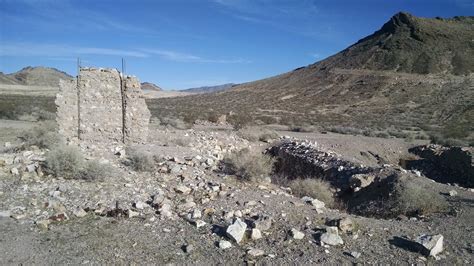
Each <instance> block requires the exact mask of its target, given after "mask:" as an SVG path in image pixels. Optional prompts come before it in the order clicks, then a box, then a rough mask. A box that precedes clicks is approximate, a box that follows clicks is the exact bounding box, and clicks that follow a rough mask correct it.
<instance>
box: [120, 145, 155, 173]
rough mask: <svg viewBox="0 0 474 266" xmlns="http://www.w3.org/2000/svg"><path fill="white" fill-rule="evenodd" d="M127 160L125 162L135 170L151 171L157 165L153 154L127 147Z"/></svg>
mask: <svg viewBox="0 0 474 266" xmlns="http://www.w3.org/2000/svg"><path fill="white" fill-rule="evenodd" d="M126 154H127V161H125V164H126V165H128V166H130V167H132V168H133V170H135V171H140V172H149V171H152V170H153V169H154V167H155V164H154V160H153V156H152V155H151V154H150V153H148V152H144V151H140V150H138V149H127V152H126Z"/></svg>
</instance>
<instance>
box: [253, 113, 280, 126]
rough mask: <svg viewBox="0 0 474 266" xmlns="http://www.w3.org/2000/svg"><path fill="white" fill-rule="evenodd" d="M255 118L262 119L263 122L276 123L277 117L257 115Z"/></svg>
mask: <svg viewBox="0 0 474 266" xmlns="http://www.w3.org/2000/svg"><path fill="white" fill-rule="evenodd" d="M256 120H260V121H262V123H263V124H266V125H270V124H276V123H278V119H276V118H275V117H273V116H266V115H265V116H258V117H257V118H256Z"/></svg>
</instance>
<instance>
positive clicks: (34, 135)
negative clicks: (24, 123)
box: [20, 121, 63, 148]
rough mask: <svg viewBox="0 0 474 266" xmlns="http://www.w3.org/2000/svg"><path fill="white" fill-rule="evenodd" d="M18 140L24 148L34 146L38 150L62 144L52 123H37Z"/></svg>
mask: <svg viewBox="0 0 474 266" xmlns="http://www.w3.org/2000/svg"><path fill="white" fill-rule="evenodd" d="M20 139H21V140H22V141H24V143H25V146H33V145H35V146H38V147H39V148H51V147H55V146H57V145H59V144H62V143H63V139H62V138H61V136H60V135H59V134H58V133H57V124H56V123H55V122H54V121H43V122H39V123H38V124H37V125H36V126H34V127H33V129H32V130H30V131H26V132H24V133H23V134H22V135H21V136H20Z"/></svg>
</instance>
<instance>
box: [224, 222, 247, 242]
mask: <svg viewBox="0 0 474 266" xmlns="http://www.w3.org/2000/svg"><path fill="white" fill-rule="evenodd" d="M245 230H247V224H246V223H244V222H242V220H240V219H239V218H237V219H235V221H234V223H233V224H231V225H229V226H228V227H227V230H226V233H227V236H229V238H230V239H232V240H234V241H235V242H236V243H240V241H242V239H243V238H244V235H245Z"/></svg>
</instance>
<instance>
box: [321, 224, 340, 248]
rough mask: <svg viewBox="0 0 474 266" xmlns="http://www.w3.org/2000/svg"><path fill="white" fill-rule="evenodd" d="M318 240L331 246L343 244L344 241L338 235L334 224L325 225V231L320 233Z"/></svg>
mask: <svg viewBox="0 0 474 266" xmlns="http://www.w3.org/2000/svg"><path fill="white" fill-rule="evenodd" d="M320 241H321V242H323V243H325V244H328V245H331V246H337V245H342V244H344V241H343V240H342V238H341V237H340V236H339V232H338V230H337V227H335V226H329V227H327V228H326V232H325V233H323V234H322V235H321V237H320Z"/></svg>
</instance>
